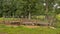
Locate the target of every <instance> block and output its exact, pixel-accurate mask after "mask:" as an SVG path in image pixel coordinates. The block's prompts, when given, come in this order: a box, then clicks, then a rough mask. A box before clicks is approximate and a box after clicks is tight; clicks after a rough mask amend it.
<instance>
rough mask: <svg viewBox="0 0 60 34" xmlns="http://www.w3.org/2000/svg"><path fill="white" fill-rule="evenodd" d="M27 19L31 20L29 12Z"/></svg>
mask: <svg viewBox="0 0 60 34" xmlns="http://www.w3.org/2000/svg"><path fill="white" fill-rule="evenodd" d="M28 19H29V20H30V19H31V14H30V12H29V15H28Z"/></svg>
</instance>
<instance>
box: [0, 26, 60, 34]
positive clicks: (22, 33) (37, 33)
mask: <svg viewBox="0 0 60 34" xmlns="http://www.w3.org/2000/svg"><path fill="white" fill-rule="evenodd" d="M0 34H60V28H56V29H51V28H47V27H41V26H40V27H38V28H27V27H24V26H18V27H12V26H11V27H9V26H5V25H0Z"/></svg>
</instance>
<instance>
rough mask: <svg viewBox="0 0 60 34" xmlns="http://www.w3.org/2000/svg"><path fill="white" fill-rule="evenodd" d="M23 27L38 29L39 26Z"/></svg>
mask: <svg viewBox="0 0 60 34" xmlns="http://www.w3.org/2000/svg"><path fill="white" fill-rule="evenodd" d="M24 27H27V28H38V27H39V26H24Z"/></svg>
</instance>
